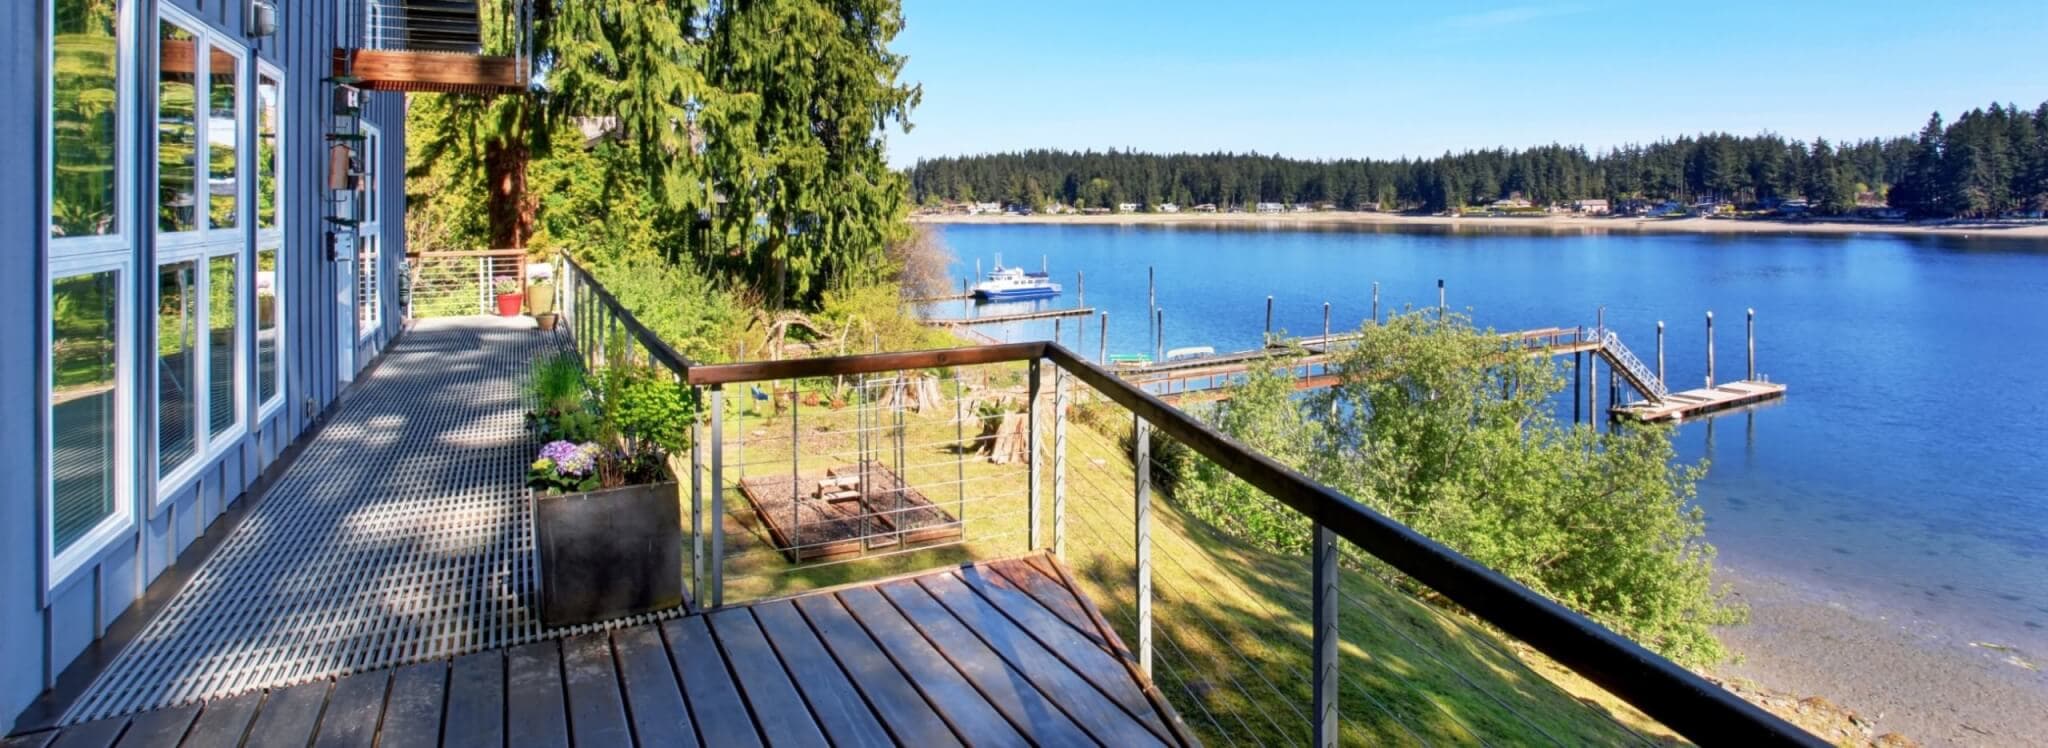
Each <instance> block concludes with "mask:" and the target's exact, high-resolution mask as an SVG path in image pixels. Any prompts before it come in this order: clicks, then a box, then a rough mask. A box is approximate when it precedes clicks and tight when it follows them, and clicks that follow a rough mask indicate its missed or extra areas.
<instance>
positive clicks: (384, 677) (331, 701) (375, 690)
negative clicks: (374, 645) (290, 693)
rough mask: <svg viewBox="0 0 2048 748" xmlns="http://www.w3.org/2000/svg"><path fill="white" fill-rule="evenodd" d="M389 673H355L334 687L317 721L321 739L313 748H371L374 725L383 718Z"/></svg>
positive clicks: (389, 680)
mask: <svg viewBox="0 0 2048 748" xmlns="http://www.w3.org/2000/svg"><path fill="white" fill-rule="evenodd" d="M390 685H391V673H390V671H386V670H373V671H370V672H367V673H356V674H355V675H351V676H349V677H346V678H343V679H341V681H340V682H338V683H335V684H334V692H333V693H331V694H329V695H328V697H327V711H326V713H325V714H323V715H321V717H320V736H319V737H317V738H315V739H314V741H313V745H314V746H315V748H371V746H374V745H376V743H377V725H378V723H379V722H380V721H381V718H382V715H383V714H384V697H385V695H386V694H387V693H389V687H390Z"/></svg>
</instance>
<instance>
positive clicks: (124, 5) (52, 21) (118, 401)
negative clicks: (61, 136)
mask: <svg viewBox="0 0 2048 748" xmlns="http://www.w3.org/2000/svg"><path fill="white" fill-rule="evenodd" d="M39 5H41V6H42V10H43V28H42V34H43V39H44V41H45V44H44V45H43V46H44V50H43V70H44V71H45V72H44V79H43V81H42V90H43V100H42V111H41V112H39V113H38V117H37V120H36V122H37V127H39V128H40V129H41V133H40V137H41V138H42V140H43V152H42V159H43V163H42V175H41V179H40V181H41V183H42V186H43V192H44V196H43V201H42V205H43V209H42V211H41V214H40V216H39V221H40V224H41V225H39V226H37V228H36V231H37V237H38V238H39V239H41V240H42V241H43V242H45V243H46V244H45V246H47V247H48V253H47V255H46V256H45V257H46V259H45V261H44V262H43V269H42V270H43V272H42V284H43V287H42V294H43V302H42V304H43V317H44V320H45V323H44V325H43V328H42V335H41V338H42V340H40V341H39V342H38V343H37V345H38V347H39V350H40V352H41V356H42V364H43V381H42V389H43V393H42V395H41V398H40V399H41V406H40V407H41V408H42V411H43V412H42V432H43V433H42V437H43V446H42V453H43V454H42V461H43V476H42V485H41V486H40V490H39V491H38V493H39V494H40V496H39V501H40V503H41V506H40V507H39V508H40V509H41V511H42V515H43V517H42V520H43V521H42V531H41V532H40V533H38V535H39V542H40V543H41V545H42V552H41V554H39V555H40V556H41V558H42V560H43V561H44V562H45V564H44V566H43V592H44V593H45V594H48V593H50V592H54V591H56V590H58V589H60V588H62V587H64V586H66V585H69V584H70V583H71V582H72V581H73V579H72V578H73V577H75V576H77V575H78V574H79V572H80V571H81V570H83V569H86V568H89V567H90V566H91V564H92V561H93V560H95V559H97V558H99V557H100V556H101V555H102V554H104V553H106V552H107V550H108V549H109V548H111V547H112V546H113V545H114V544H115V543H118V542H120V541H121V540H122V539H124V538H126V537H127V536H128V535H130V534H131V533H133V532H134V530H135V515H136V510H137V508H136V500H135V494H136V491H135V486H136V462H135V452H136V449H135V447H136V441H135V431H136V429H135V428H134V421H135V413H134V405H133V401H134V400H135V384H136V382H138V381H140V379H138V378H137V375H136V372H135V363H136V362H135V360H134V359H135V354H134V348H135V346H134V345H133V342H134V340H135V338H134V335H135V329H134V328H135V324H134V321H133V317H134V314H133V311H134V308H133V306H131V305H132V304H134V303H135V302H134V299H133V297H134V293H133V291H132V289H134V288H135V283H136V282H137V281H136V279H135V274H136V271H135V267H134V266H135V262H134V252H135V240H136V238H137V237H139V236H141V235H142V234H141V232H142V229H141V228H139V226H140V225H143V224H142V223H141V222H144V221H146V222H147V225H155V221H154V220H153V219H151V218H150V217H149V216H148V215H141V214H138V213H137V211H136V210H135V204H136V200H135V196H136V191H137V190H139V189H141V187H140V186H139V185H138V181H139V178H138V176H137V175H138V174H139V172H140V169H137V168H135V167H137V166H139V165H140V163H141V162H139V161H137V160H136V159H137V158H138V157H139V155H140V154H137V153H135V152H134V151H135V149H134V147H133V146H132V145H131V141H130V140H129V137H130V133H133V132H135V128H136V127H137V125H138V122H139V120H138V119H137V117H138V116H139V115H138V113H137V112H136V109H137V107H138V106H139V103H138V102H137V100H136V99H137V97H136V96H135V92H136V90H137V86H139V85H140V82H139V81H138V80H137V70H138V67H137V64H136V63H137V59H136V45H135V43H134V41H135V39H134V35H135V33H136V31H135V29H136V23H135V20H136V10H135V5H136V3H135V2H133V1H132V0H120V2H118V3H117V5H116V6H115V9H114V46H115V48H116V50H118V51H117V53H116V57H115V62H114V111H115V114H114V128H115V129H114V132H115V138H114V175H115V179H114V205H115V210H116V211H117V212H116V213H115V219H116V220H115V224H114V225H115V232H114V233H113V234H110V235H105V236H90V237H64V238H58V237H51V236H50V228H49V227H50V219H51V215H50V212H51V210H53V209H54V207H55V206H54V205H53V204H52V201H51V200H50V198H49V194H48V193H49V190H50V188H51V186H53V184H54V179H55V176H54V175H55V174H56V170H57V146H56V139H55V138H53V137H51V134H50V133H51V129H52V127H53V124H52V121H51V118H52V116H53V114H54V112H55V111H56V107H57V100H56V86H55V85H53V84H52V83H51V80H50V71H54V70H56V69H57V51H56V46H57V45H56V44H55V43H54V40H55V39H56V38H57V12H56V0H43V1H42V2H41V3H39ZM105 270H112V271H115V272H116V273H118V277H119V278H120V283H119V284H118V285H119V286H120V288H119V290H118V293H119V295H120V298H119V299H118V301H117V302H116V310H115V312H116V319H117V320H118V322H117V323H116V324H117V327H116V328H115V330H116V337H117V338H118V340H116V341H115V345H116V346H117V348H116V353H115V358H114V366H115V372H114V392H115V397H114V400H115V408H116V410H115V429H116V431H115V435H114V512H113V513H112V514H110V515H108V516H107V518H106V519H103V520H100V523H99V524H98V525H95V526H94V527H93V529H91V530H88V531H87V532H86V533H85V534H84V535H80V536H79V537H78V538H77V539H76V540H73V541H72V542H71V547H70V548H66V549H64V550H62V551H59V550H57V547H56V546H57V542H56V541H57V507H56V454H55V449H54V447H55V445H56V419H55V418H54V417H53V413H52V411H51V407H50V405H51V403H50V402H49V395H50V392H51V391H52V390H54V389H55V388H56V383H57V381H56V380H57V367H56V360H55V358H56V357H55V355H54V351H53V350H52V348H53V346H52V345H51V343H52V341H53V339H54V338H55V337H56V313H55V309H54V303H53V302H54V296H53V295H52V294H51V289H52V287H53V286H54V285H55V283H56V281H57V279H58V278H59V277H68V276H72V275H78V274H80V273H86V272H99V271H105Z"/></svg>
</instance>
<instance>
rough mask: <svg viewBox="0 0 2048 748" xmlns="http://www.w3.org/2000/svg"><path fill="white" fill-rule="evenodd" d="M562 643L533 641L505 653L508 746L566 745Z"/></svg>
mask: <svg viewBox="0 0 2048 748" xmlns="http://www.w3.org/2000/svg"><path fill="white" fill-rule="evenodd" d="M567 700H568V698H567V695H566V694H565V693H564V692H563V686H562V650H561V645H560V644H558V643H556V642H552V641H545V642H534V643H532V644H524V645H520V646H517V647H513V648H512V649H511V650H510V651H508V652H506V653H505V739H506V741H507V744H509V745H517V746H522V747H524V746H531V747H532V748H550V746H567V745H569V722H568V717H569V711H568V704H567V703H566V702H567Z"/></svg>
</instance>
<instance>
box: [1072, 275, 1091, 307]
mask: <svg viewBox="0 0 2048 748" xmlns="http://www.w3.org/2000/svg"><path fill="white" fill-rule="evenodd" d="M1087 305H1088V274H1087V273H1085V272H1082V271H1079V270H1076V271H1074V306H1087Z"/></svg>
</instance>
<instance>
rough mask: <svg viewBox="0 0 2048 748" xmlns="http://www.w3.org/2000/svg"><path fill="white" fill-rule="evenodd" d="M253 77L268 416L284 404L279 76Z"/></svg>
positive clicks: (261, 365)
mask: <svg viewBox="0 0 2048 748" xmlns="http://www.w3.org/2000/svg"><path fill="white" fill-rule="evenodd" d="M257 69H258V73H257V75H256V267H255V271H256V402H258V403H260V404H261V405H260V412H261V413H262V414H263V415H266V416H267V415H269V414H270V413H271V412H272V411H274V410H275V409H276V408H277V407H278V406H281V405H283V404H284V379H283V377H284V367H283V365H282V363H283V360H284V358H283V356H284V352H283V351H284V339H283V336H284V327H283V325H284V276H283V275H282V274H281V273H280V272H279V271H280V270H281V269H282V268H280V267H279V265H278V262H279V260H280V258H282V257H283V251H282V247H283V245H284V229H283V222H282V218H281V216H282V214H281V206H282V205H283V201H284V181H283V173H284V164H285V161H284V149H283V140H282V139H281V138H280V137H279V134H280V133H281V132H282V131H283V125H284V109H283V103H284V86H283V84H282V83H281V82H280V81H282V80H284V76H283V75H282V74H281V73H279V72H278V71H277V69H275V68H273V67H271V66H270V65H269V64H267V63H263V62H258V63H257Z"/></svg>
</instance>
